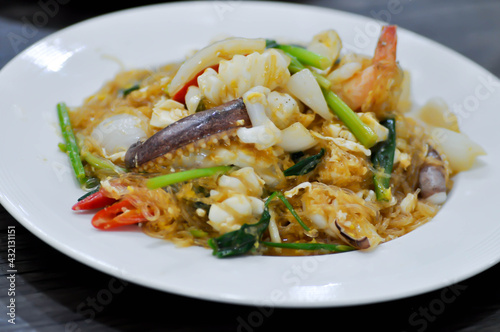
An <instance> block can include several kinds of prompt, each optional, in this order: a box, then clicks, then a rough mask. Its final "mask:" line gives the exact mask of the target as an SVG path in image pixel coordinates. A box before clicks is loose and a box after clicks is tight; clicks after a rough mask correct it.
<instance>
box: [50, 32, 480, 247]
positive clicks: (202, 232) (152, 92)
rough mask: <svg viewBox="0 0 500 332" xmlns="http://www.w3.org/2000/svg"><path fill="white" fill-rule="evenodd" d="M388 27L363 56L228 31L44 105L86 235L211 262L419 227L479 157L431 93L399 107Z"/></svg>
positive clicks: (336, 41)
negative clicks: (171, 249) (202, 252)
mask: <svg viewBox="0 0 500 332" xmlns="http://www.w3.org/2000/svg"><path fill="white" fill-rule="evenodd" d="M396 49H397V34H396V26H384V27H382V30H381V34H380V37H379V40H378V44H377V46H376V48H375V50H374V53H373V54H369V55H363V54H355V53H352V52H349V51H348V50H345V49H343V48H342V41H341V39H340V38H339V35H338V34H337V33H336V32H335V31H334V30H327V31H322V32H320V33H318V34H317V35H315V36H313V37H312V39H311V40H310V41H308V42H305V43H304V44H302V45H299V44H294V43H281V42H280V41H276V40H269V39H248V38H236V37H232V38H228V39H224V40H219V41H216V42H214V43H212V44H210V45H208V46H206V47H205V48H202V49H200V50H198V51H196V52H192V53H191V54H190V55H189V56H188V57H187V58H186V59H185V60H184V61H182V62H179V63H170V64H167V65H164V66H162V67H159V68H157V69H155V70H129V71H124V72H121V73H119V74H118V75H117V76H116V77H115V78H114V79H113V80H112V81H109V82H107V83H106V84H105V85H104V86H103V87H102V88H101V89H100V90H99V91H98V92H97V93H95V94H94V95H92V96H90V97H88V98H87V99H86V100H85V101H84V102H83V104H82V105H80V106H78V107H71V108H69V107H68V106H66V104H64V103H60V104H58V105H57V111H58V117H59V122H60V126H61V129H62V134H63V138H64V143H61V144H60V145H59V147H60V149H61V150H62V151H63V152H65V153H66V154H67V155H68V156H69V159H70V162H71V164H72V166H73V168H74V170H75V175H76V178H77V180H78V181H79V184H80V185H81V186H82V188H83V189H85V190H86V191H88V192H87V193H86V194H85V195H83V196H82V197H81V198H80V199H79V200H78V201H77V202H76V204H75V205H74V206H73V210H75V211H81V210H95V211H94V212H95V215H94V216H93V218H92V225H93V226H94V227H95V228H97V229H100V230H109V231H112V230H113V229H114V228H115V227H120V226H124V225H134V226H129V227H140V228H141V229H142V230H143V231H144V232H145V233H146V234H148V235H150V236H153V237H157V238H161V239H166V240H169V241H172V242H174V243H175V244H176V245H178V246H191V245H197V246H202V247H205V248H208V249H209V250H211V251H212V252H213V254H214V255H215V256H217V257H228V256H236V255H243V254H257V255H311V254H325V253H334V252H344V251H349V250H373V249H374V248H376V247H377V246H378V245H380V244H382V243H384V242H387V241H390V240H392V239H395V238H397V237H400V236H402V235H404V234H406V233H408V232H410V231H412V230H414V229H415V228H417V227H419V226H421V225H423V224H425V223H426V222H428V221H429V220H431V219H432V218H433V217H434V216H435V215H436V213H437V212H438V211H439V209H440V207H441V206H442V205H443V204H444V203H445V202H446V199H447V196H448V194H449V191H450V190H451V188H452V186H453V180H452V177H453V176H454V175H455V174H457V173H458V172H461V171H465V170H467V169H469V168H470V167H471V166H472V164H473V163H474V160H475V159H476V157H477V156H479V155H481V154H484V151H483V150H482V149H481V148H480V147H479V146H478V145H477V144H475V143H474V142H472V141H471V140H470V139H469V138H468V137H467V136H466V135H464V134H462V133H460V130H459V128H458V121H457V118H456V117H455V116H454V114H453V113H452V112H450V111H449V109H448V108H447V106H446V104H445V103H444V102H442V101H441V100H440V99H438V98H435V99H431V100H430V101H429V102H428V103H427V104H425V105H424V106H422V107H415V106H413V105H412V103H411V98H410V96H411V91H410V78H409V74H410V73H409V72H407V71H405V70H404V69H403V67H401V66H400V64H399V62H398V60H397V58H396Z"/></svg>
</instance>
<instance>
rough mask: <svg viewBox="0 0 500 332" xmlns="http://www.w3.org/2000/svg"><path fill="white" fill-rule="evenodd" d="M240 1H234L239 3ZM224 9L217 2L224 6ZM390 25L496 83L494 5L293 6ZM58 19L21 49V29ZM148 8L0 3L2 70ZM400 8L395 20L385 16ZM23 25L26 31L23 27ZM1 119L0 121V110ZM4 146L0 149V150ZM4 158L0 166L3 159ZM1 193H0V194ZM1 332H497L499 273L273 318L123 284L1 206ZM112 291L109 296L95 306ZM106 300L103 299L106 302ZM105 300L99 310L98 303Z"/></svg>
mask: <svg viewBox="0 0 500 332" xmlns="http://www.w3.org/2000/svg"><path fill="white" fill-rule="evenodd" d="M239 1H242V0H239ZM222 2H224V1H219V3H222ZM293 2H294V3H308V4H311V5H317V6H323V7H329V8H335V9H340V10H344V11H348V12H353V13H358V14H361V15H364V16H367V17H371V18H379V19H382V20H385V21H388V22H390V23H393V24H397V25H399V26H401V27H404V28H406V29H409V30H412V31H414V32H416V33H418V34H421V35H424V36H426V37H429V38H431V39H433V40H435V41H437V42H439V43H441V44H444V45H446V46H448V47H450V48H452V49H454V50H456V51H458V52H459V53H461V54H463V55H465V56H466V57H468V58H470V59H472V60H474V61H475V62H477V63H479V64H480V65H481V66H483V67H485V68H486V69H487V70H489V71H491V72H492V73H493V74H495V76H497V77H498V76H500V19H499V17H500V1H497V0H475V1H467V0H440V1H431V0H389V1H386V0H360V1H354V0H310V1H306V0H296V1H293ZM49 3H52V7H51V8H55V7H54V5H53V4H54V3H56V4H57V11H56V13H55V14H54V15H51V16H50V17H49V19H48V20H46V21H45V22H44V24H43V25H41V26H38V27H37V29H36V31H35V32H33V33H30V34H29V36H26V37H29V38H25V40H23V42H22V43H18V44H16V45H15V47H14V45H13V44H12V43H11V41H10V40H9V38H8V36H9V34H11V35H12V33H15V34H18V35H21V36H23V33H25V32H26V30H23V29H26V27H25V26H26V24H28V23H29V22H31V21H30V20H32V19H33V18H34V17H35V16H36V14H37V13H39V12H40V11H44V10H47V8H49V7H47V6H49V5H48V4H49ZM149 3H154V2H153V1H126V0H124V1H120V2H119V6H117V5H116V3H115V4H112V3H111V2H104V1H101V2H96V1H90V0H88V1H79V0H71V1H68V0H64V1H63V0H57V1H56V0H36V1H26V0H23V1H21V0H16V1H13V0H8V1H6V0H2V1H0V68H1V67H3V66H4V65H5V64H6V63H7V62H8V61H9V60H10V59H12V58H13V57H14V56H16V54H18V53H19V52H20V51H22V49H23V48H25V47H27V46H29V45H30V44H32V43H34V42H36V41H37V40H39V39H41V38H43V37H45V36H47V35H49V34H50V33H52V32H54V31H57V30H58V29H61V28H64V27H66V26H68V25H70V24H73V23H76V22H79V21H81V20H84V19H87V18H90V17H93V16H96V15H100V14H104V13H107V12H111V11H115V10H119V9H124V8H129V7H134V6H139V5H142V4H149ZM395 5H396V6H398V7H397V8H399V9H398V10H397V11H395V10H391V8H395V7H392V6H395ZM27 22H28V23H27ZM0 112H2V111H1V110H0ZM0 144H5V142H0ZM3 157H5V156H3ZM0 190H1V188H0ZM9 226H15V230H16V263H17V265H16V266H17V271H18V272H17V275H16V288H15V301H16V302H15V303H16V320H15V322H16V324H15V325H12V324H10V323H8V319H10V317H9V316H8V315H7V312H8V309H7V308H6V305H7V304H8V301H9V298H10V296H9V295H8V288H9V280H8V279H7V273H6V271H7V270H8V265H7V264H8V256H7V231H8V228H9ZM0 266H1V273H2V277H1V279H0V331H14V330H15V331H18V330H19V331H268V330H271V329H273V330H276V329H277V330H280V331H281V330H289V331H297V330H299V327H300V328H301V329H302V328H303V327H304V326H308V327H309V329H311V328H312V329H314V330H318V329H323V328H327V329H329V330H332V331H333V330H335V331H345V330H347V329H348V330H350V331H372V329H373V328H375V330H377V331H420V332H422V331H461V332H466V331H500V287H499V280H500V264H497V265H496V266H493V267H492V268H490V269H488V270H487V271H485V272H483V273H481V274H479V275H477V276H475V277H472V278H470V279H467V280H464V281H461V282H460V283H458V284H455V285H452V286H450V287H447V288H444V289H439V290H436V291H433V292H430V293H427V294H422V295H419V296H414V297H410V298H405V299H400V300H396V301H391V302H384V303H379V304H372V305H363V306H353V307H345V308H322V309H278V308H267V310H265V311H263V310H262V308H257V307H252V306H241V305H230V304H221V303H214V302H209V301H203V300H197V299H192V298H187V297H182V296H177V295H172V294H167V293H162V292H159V291H155V290H151V289H148V288H145V287H142V286H138V285H134V284H131V283H126V282H122V281H120V280H117V279H115V278H113V277H112V276H109V275H106V274H104V273H101V272H98V271H96V270H94V269H92V268H90V267H88V266H86V265H83V264H81V263H79V262H77V261H74V260H73V259H71V258H69V257H67V256H65V255H64V254H62V253H60V252H58V251H56V250H55V249H53V248H52V247H50V246H49V245H47V244H45V243H44V242H42V241H41V240H39V239H38V238H37V237H35V236H34V235H33V234H31V233H30V232H29V231H28V230H26V229H25V228H24V227H23V226H22V225H21V224H19V223H18V222H17V221H16V220H15V219H14V218H13V217H12V216H10V215H9V213H8V212H6V211H5V209H4V208H3V207H2V206H1V205H0ZM111 287H112V289H113V291H114V292H113V296H112V297H111V298H105V297H103V296H102V294H103V292H106V291H107V290H109V289H110V288H111ZM108 293H109V292H108ZM103 299H105V301H103Z"/></svg>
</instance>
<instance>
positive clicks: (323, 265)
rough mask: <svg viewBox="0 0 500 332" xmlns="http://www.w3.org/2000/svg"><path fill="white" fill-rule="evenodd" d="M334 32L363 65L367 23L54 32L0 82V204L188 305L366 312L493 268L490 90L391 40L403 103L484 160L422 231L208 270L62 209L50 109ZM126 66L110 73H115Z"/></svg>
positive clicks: (252, 22)
mask: <svg viewBox="0 0 500 332" xmlns="http://www.w3.org/2000/svg"><path fill="white" fill-rule="evenodd" d="M330 28H333V29H336V30H337V31H338V32H339V34H340V36H341V38H342V40H343V42H344V47H345V48H348V49H350V50H354V51H357V52H361V53H365V54H372V52H373V49H374V47H375V43H376V40H377V38H378V34H379V25H378V23H377V22H375V21H373V20H370V19H367V18H364V17H360V16H355V15H352V14H346V13H342V12H338V11H334V10H328V9H324V8H314V7H307V6H299V5H290V4H279V3H271V2H265V3H262V2H260V3H259V2H255V3H254V2H243V1H234V2H231V1H229V2H226V1H216V2H214V3H210V2H193V3H190V2H184V3H173V4H167V5H157V6H151V7H144V8H138V9H132V10H127V11H123V12H118V13H115V14H111V15H106V16H102V17H97V18H95V19H91V20H89V21H86V22H83V23H80V24H77V25H75V26H72V27H70V28H67V29H64V30H62V31H60V32H57V33H55V34H53V35H51V36H49V37H47V38H45V39H44V40H42V41H40V42H38V43H36V44H35V45H33V46H32V47H31V48H29V49H28V50H26V51H25V52H23V53H22V54H20V55H19V56H17V57H16V58H15V59H14V60H13V61H11V62H10V63H9V64H8V65H7V66H5V68H3V70H2V71H1V72H0V91H2V98H1V99H0V110H1V120H0V140H1V145H0V155H1V156H2V158H0V202H1V203H2V205H3V206H4V207H5V208H6V209H7V210H8V211H9V212H10V213H11V214H12V215H13V216H14V217H15V218H16V219H18V220H19V221H20V222H21V223H22V224H23V225H24V226H25V227H26V228H28V229H29V230H30V231H31V232H33V233H34V234H35V235H37V236H38V237H40V238H41V239H42V240H44V241H45V242H47V243H48V244H50V245H51V246H53V247H55V248H56V249H58V250H60V251H61V252H63V253H65V254H67V255H68V256H70V257H72V258H74V259H76V260H78V261H80V262H82V263H84V264H87V265H89V266H92V267H94V268H96V269H98V270H101V271H103V272H106V273H108V274H110V275H113V276H116V277H118V278H123V279H125V280H128V281H131V282H134V283H137V284H140V285H144V286H147V287H152V288H155V289H158V290H162V291H167V292H171V293H176V294H181V295H186V296H191V297H195V298H201V299H208V300H214V301H222V302H229V303H240V304H248V305H275V306H281V307H324V306H342V305H353V304H365V303H373V302H379V301H385V300H391V299H397V298H402V297H407V296H411V295H415V294H419V293H423V292H427V291H431V290H435V289H438V288H440V287H445V286H448V285H451V284H453V283H456V282H459V281H461V280H463V279H465V278H468V277H470V276H473V275H475V274H477V273H479V272H481V271H483V270H485V269H487V268H489V267H490V266H492V265H494V264H496V263H497V262H498V261H499V258H500V223H498V212H497V199H498V195H496V196H495V193H496V192H497V189H496V188H499V187H500V176H499V174H500V173H499V172H498V165H500V160H499V158H500V157H499V156H500V153H499V152H500V151H499V144H498V141H499V139H500V133H499V131H498V129H497V128H498V123H500V112H498V105H500V85H499V84H500V83H499V81H498V79H496V78H495V77H493V76H492V75H491V74H490V73H488V72H487V71H485V70H484V69H482V68H480V67H479V66H477V65H476V64H474V63H472V62H471V61H469V60H467V59H465V58H463V57H462V56H460V55H458V54H456V53H454V52H452V51H450V50H448V49H446V48H444V47H442V46H440V45H438V44H436V43H434V42H432V41H429V40H427V39H424V38H422V37H420V36H417V35H415V34H413V33H411V32H408V31H404V30H403V29H399V45H398V47H399V48H398V58H399V60H400V63H401V64H402V66H403V67H404V68H406V69H409V70H410V71H411V73H412V83H413V98H414V100H415V101H416V102H417V103H424V102H425V101H426V100H427V99H428V98H431V97H433V96H440V97H443V98H444V99H445V100H446V101H447V102H448V103H449V104H450V105H451V106H453V107H452V109H453V110H459V108H460V109H461V114H459V115H458V116H459V118H460V120H461V128H462V129H463V131H464V132H466V133H467V134H468V135H469V136H471V137H473V139H474V140H475V141H476V142H478V143H479V144H480V145H482V146H483V147H484V148H485V150H486V151H487V152H488V155H487V156H485V157H481V158H480V162H479V163H477V165H476V166H475V168H474V169H473V170H471V171H468V172H466V173H463V174H460V175H459V176H457V177H456V179H455V187H454V188H453V191H452V192H451V195H450V196H449V201H448V202H447V203H446V205H445V207H444V208H443V209H442V210H441V211H440V212H439V214H438V215H437V217H436V218H435V219H434V220H432V221H431V222H430V223H428V224H426V225H424V226H423V227H421V228H419V229H417V230H416V231H414V232H412V233H410V234H408V235H406V236H404V237H402V238H399V239H397V240H394V241H392V242H389V243H386V244H384V245H382V246H380V247H379V248H377V249H376V250H375V251H373V252H370V253H362V252H350V253H344V254H339V255H328V256H320V257H251V256H250V257H243V258H236V259H216V258H214V257H213V256H212V255H211V251H209V250H206V249H202V248H194V247H193V248H184V249H180V248H175V247H174V246H173V245H172V244H171V243H169V242H166V241H161V240H158V239H154V238H151V237H148V236H146V235H144V234H142V233H141V232H140V231H137V230H134V228H128V229H124V230H119V231H113V232H103V231H99V230H96V229H94V228H93V227H92V226H91V224H90V219H91V215H90V214H75V213H73V212H72V211H71V209H70V207H71V206H72V204H73V203H74V202H75V200H76V199H77V198H78V197H79V196H80V195H81V194H82V192H81V191H80V189H79V188H78V186H77V184H76V182H75V180H74V177H73V174H72V173H71V169H70V168H69V162H68V160H67V158H66V156H65V155H64V154H62V153H60V152H59V150H58V148H57V144H58V143H59V142H60V141H61V137H60V135H59V134H58V128H57V125H56V124H57V119H56V111H55V105H56V104H57V103H58V102H60V101H65V102H66V103H67V104H68V105H70V106H71V105H78V104H80V103H82V101H83V99H84V98H85V97H86V96H88V95H90V94H92V93H94V92H95V91H96V90H97V89H98V88H99V87H100V86H101V85H102V84H103V83H104V82H105V81H106V80H109V79H111V78H112V77H113V76H114V75H115V74H116V73H117V72H118V71H120V70H121V69H124V68H127V69H131V68H136V67H140V68H144V67H146V68H152V67H154V66H157V65H161V64H164V63H167V62H169V61H173V60H179V59H182V58H183V57H184V56H185V55H186V54H187V53H188V52H189V51H191V50H193V49H196V48H200V47H203V46H205V45H206V44H207V43H208V42H209V41H210V40H211V39H212V38H214V37H217V36H220V35H234V36H246V37H271V38H287V39H293V40H298V41H308V40H310V38H311V37H312V36H313V35H314V34H315V33H317V32H319V31H320V30H323V29H330ZM120 63H121V65H123V66H124V67H121V65H120Z"/></svg>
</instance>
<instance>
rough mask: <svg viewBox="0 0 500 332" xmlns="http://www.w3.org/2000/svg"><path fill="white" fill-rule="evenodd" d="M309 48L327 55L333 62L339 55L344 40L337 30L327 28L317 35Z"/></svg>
mask: <svg viewBox="0 0 500 332" xmlns="http://www.w3.org/2000/svg"><path fill="white" fill-rule="evenodd" d="M307 49H308V50H309V51H311V52H314V53H317V54H320V55H322V56H325V57H327V58H328V59H329V60H330V63H331V64H333V63H334V62H335V61H336V60H337V58H338V57H339V54H340V50H341V49H342V41H341V39H340V37H339V35H338V33H337V32H336V31H335V30H326V31H322V32H320V33H318V34H317V35H315V36H314V37H313V39H312V41H311V42H310V43H309V45H307Z"/></svg>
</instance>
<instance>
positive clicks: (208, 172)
mask: <svg viewBox="0 0 500 332" xmlns="http://www.w3.org/2000/svg"><path fill="white" fill-rule="evenodd" d="M232 169H234V167H233V166H215V167H208V168H198V169H191V170H188V171H182V172H176V173H170V174H165V175H160V176H157V177H154V178H150V179H148V180H147V181H146V186H147V187H148V188H149V189H158V188H163V187H166V186H169V185H171V184H174V183H179V182H184V181H189V180H193V179H197V178H203V177H208V176H213V175H216V174H224V173H227V172H229V171H230V170H232Z"/></svg>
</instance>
